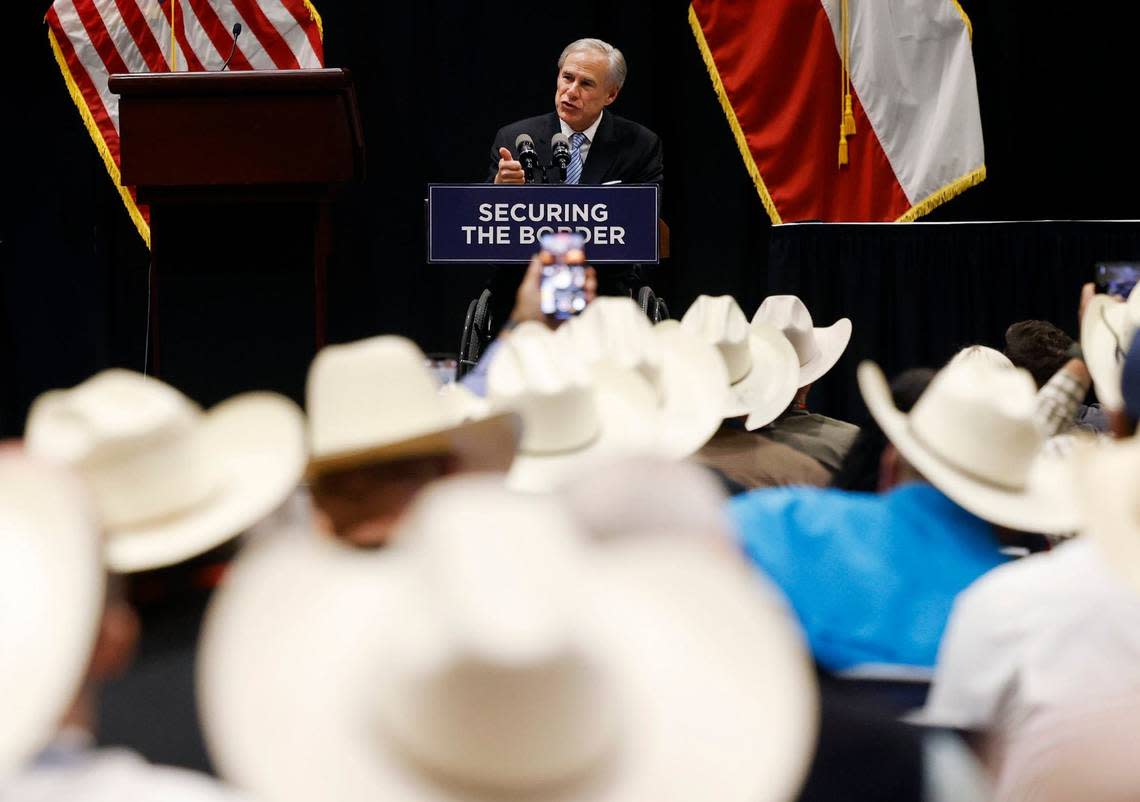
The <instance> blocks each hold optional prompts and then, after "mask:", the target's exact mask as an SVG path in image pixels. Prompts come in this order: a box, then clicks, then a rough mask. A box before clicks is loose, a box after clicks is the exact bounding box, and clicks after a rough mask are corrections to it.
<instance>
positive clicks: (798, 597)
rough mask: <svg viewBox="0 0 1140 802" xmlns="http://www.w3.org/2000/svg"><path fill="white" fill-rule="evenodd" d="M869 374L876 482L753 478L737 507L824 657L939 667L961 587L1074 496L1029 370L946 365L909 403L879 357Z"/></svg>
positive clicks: (1054, 520) (762, 559)
mask: <svg viewBox="0 0 1140 802" xmlns="http://www.w3.org/2000/svg"><path fill="white" fill-rule="evenodd" d="M859 386H860V390H861V391H862V394H863V398H864V400H865V401H866V402H867V406H868V408H869V410H870V411H871V414H872V416H873V417H874V418H875V421H876V422H877V423H878V424H879V426H880V427H881V428H882V430H883V432H884V434H886V436H887V439H888V441H889V445H888V446H887V448H886V449H885V450H884V452H883V455H882V458H881V460H880V470H879V490H880V492H879V493H878V494H873V493H851V492H847V491H842V490H833V489H816V488H782V489H776V490H757V491H753V492H752V493H748V494H746V495H743V496H739V497H737V498H735V499H733V500H732V501H731V502H730V506H729V511H730V514H731V516H732V518H733V519H734V521H735V523H736V527H737V530H738V532H739V536H740V539H741V545H742V548H743V549H744V551H745V552H746V554H747V555H748V557H749V558H750V559H751V560H752V561H753V563H755V564H756V565H757V566H758V567H759V568H761V569H763V570H764V571H765V572H766V573H767V574H769V575H770V576H771V577H772V579H774V580H775V581H776V583H777V584H778V585H780V587H781V588H782V589H783V591H784V593H785V594H786V595H787V597H788V599H789V601H790V602H791V604H792V606H793V608H794V609H795V611H796V614H797V616H798V617H799V619H800V622H801V624H802V625H803V627H804V630H805V632H806V635H807V637H808V640H809V642H810V644H811V647H812V651H813V653H814V655H815V657H816V659H817V660H818V661H819V663H820V664H821V665H823V666H824V667H825V668H827V669H830V670H835V671H839V670H844V669H850V668H854V667H856V666H866V665H868V664H887V665H892V666H908V667H920V668H930V667H932V666H933V665H934V662H935V658H936V656H937V651H938V643H939V640H940V639H941V637H942V632H943V630H944V628H945V626H946V620H947V618H948V616H949V613H950V608H951V606H952V604H953V602H954V598H955V596H957V594H958V593H959V592H960V591H962V590H963V589H965V588H966V586H967V585H969V584H970V583H971V582H973V581H974V580H975V579H977V578H978V577H979V576H981V575H982V574H984V573H985V572H987V571H989V570H990V569H991V568H994V567H995V566H997V565H999V564H1000V563H1002V562H1004V561H1005V559H1006V558H1005V557H1004V556H1003V555H1002V553H1001V551H1000V548H1001V542H1000V541H999V533H1000V534H1002V536H1003V537H1004V536H1005V535H1007V534H1009V533H1010V530H1014V531H1024V532H1054V531H1070V530H1071V528H1074V527H1075V524H1076V520H1075V515H1076V513H1075V510H1076V506H1075V505H1074V504H1073V503H1072V500H1071V494H1070V493H1069V492H1068V490H1067V488H1066V486H1065V482H1064V481H1063V473H1062V472H1061V471H1060V466H1059V465H1057V464H1053V463H1051V462H1047V461H1046V460H1045V458H1043V457H1042V456H1041V446H1042V442H1043V436H1042V435H1041V433H1040V432H1039V431H1038V429H1037V428H1036V426H1035V425H1034V423H1033V411H1034V404H1035V391H1036V387H1035V386H1034V384H1033V381H1032V379H1031V378H1030V376H1029V374H1028V373H1026V372H1025V371H1020V370H1013V369H1008V368H998V367H994V366H992V365H986V364H978V363H976V362H974V363H964V364H959V365H951V366H948V367H947V368H945V369H944V370H943V371H941V372H940V373H939V374H938V375H936V376H935V378H934V379H933V380H932V381H931V384H930V387H929V388H928V389H927V391H926V392H925V393H923V395H922V397H921V398H919V400H918V402H917V403H916V404H915V405H914V408H913V410H912V412H911V413H910V414H909V415H908V414H905V413H903V412H900V411H899V410H898V409H897V408H896V407H895V405H894V403H893V401H892V400H891V394H890V390H889V388H888V387H887V384H886V380H885V379H884V378H883V374H882V372H881V371H880V370H879V368H878V367H877V366H876V365H874V364H872V363H864V364H863V365H861V366H860V368H859Z"/></svg>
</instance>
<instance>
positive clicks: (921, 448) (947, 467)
mask: <svg viewBox="0 0 1140 802" xmlns="http://www.w3.org/2000/svg"><path fill="white" fill-rule="evenodd" d="M858 379H859V391H860V393H862V395H863V400H864V401H865V402H866V404H867V409H868V411H870V413H871V417H873V418H874V419H875V422H876V423H878V424H879V427H880V428H881V429H882V430H883V434H885V435H886V436H887V439H888V440H890V442H891V443H892V444H893V445H894V446H895V448H897V449H898V451H899V453H900V454H902V456H903V457H904V458H905V459H906V460H907V462H909V463H910V464H911V466H912V467H914V469H915V470H916V471H918V472H919V473H920V474H922V476H923V477H925V478H926V479H927V480H928V481H929V482H930V483H931V484H932V485H934V486H935V487H936V488H938V489H939V490H940V491H942V492H943V493H945V494H946V495H947V496H949V497H950V498H951V499H952V500H953V501H954V502H955V503H957V504H958V505H959V506H961V507H962V508H964V509H966V510H968V511H969V512H972V513H973V514H974V515H977V516H978V517H979V518H982V519H984V520H986V521H989V522H990V523H991V524H997V525H999V526H1004V527H1009V528H1011V529H1016V530H1019V531H1025V532H1044V533H1050V534H1062V533H1066V532H1072V531H1075V530H1076V529H1077V528H1078V525H1079V522H1080V514H1079V512H1078V509H1077V505H1076V503H1075V499H1074V497H1073V493H1072V485H1071V481H1070V480H1071V476H1070V472H1069V470H1068V466H1067V464H1066V463H1065V462H1064V461H1063V460H1061V459H1058V458H1050V457H1046V456H1041V455H1039V456H1038V458H1037V459H1036V460H1035V462H1034V464H1033V467H1032V468H1031V470H1030V471H1029V476H1028V478H1027V479H1026V485H1025V488H1024V489H1022V490H1014V489H1010V488H1005V487H1000V486H998V485H995V484H992V483H990V482H987V481H985V480H982V479H980V478H978V477H975V476H971V475H969V474H968V473H966V472H964V471H962V470H961V469H959V468H957V467H955V466H953V465H951V464H950V463H948V462H946V461H945V460H943V459H942V458H941V457H940V456H938V455H937V454H935V453H934V452H932V451H931V450H930V449H929V448H927V446H926V445H925V444H924V443H923V442H922V441H921V440H920V439H919V438H918V437H917V436H916V435H915V434H914V432H913V431H912V430H911V428H910V425H909V416H908V415H907V414H906V413H904V412H900V411H899V409H898V408H897V407H895V405H894V401H893V399H892V397H891V388H890V386H889V385H888V384H887V380H886V377H885V376H884V375H883V372H882V370H880V368H879V366H878V365H876V364H875V363H873V362H863V363H862V364H860V365H859V370H858Z"/></svg>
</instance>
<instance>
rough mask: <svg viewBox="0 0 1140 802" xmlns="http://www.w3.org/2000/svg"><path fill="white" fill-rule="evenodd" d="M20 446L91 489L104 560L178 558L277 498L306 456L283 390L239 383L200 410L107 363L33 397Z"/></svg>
mask: <svg viewBox="0 0 1140 802" xmlns="http://www.w3.org/2000/svg"><path fill="white" fill-rule="evenodd" d="M24 439H25V444H26V447H27V449H28V453H29V454H32V455H35V456H39V457H43V458H45V459H52V460H58V461H62V462H64V463H66V464H68V465H70V466H72V467H74V468H75V469H76V470H78V471H79V473H80V475H81V476H82V477H83V479H84V480H86V482H87V483H88V485H89V486H90V488H91V490H92V494H93V496H94V499H95V506H96V509H97V510H98V513H99V518H100V523H101V525H102V527H103V530H104V532H105V534H106V537H107V551H106V561H107V565H108V566H109V567H110V568H111V570H113V571H116V572H120V573H127V572H132V571H145V570H149V569H152V568H161V567H162V566H166V565H173V564H174V563H179V562H182V561H183V560H188V559H190V558H191V557H196V556H197V555H199V554H202V553H204V552H206V551H209V550H210V549H212V548H214V547H216V546H219V545H221V544H222V543H224V542H225V541H227V540H229V539H230V538H232V537H234V536H236V535H238V534H240V533H241V532H242V531H244V530H246V529H248V528H249V527H251V526H252V525H253V524H255V523H257V522H258V521H259V520H260V519H262V518H264V517H265V516H266V515H268V514H269V513H270V512H272V511H273V510H274V508H276V507H277V506H278V505H279V504H281V503H282V502H283V501H284V500H285V499H286V497H287V496H288V495H289V493H290V492H291V491H292V490H293V489H294V487H296V485H297V482H298V481H299V480H300V478H301V473H302V471H303V469H304V465H305V444H304V418H303V416H302V414H301V410H300V409H298V408H297V405H296V404H294V403H293V402H292V401H290V400H289V399H287V398H285V397H284V396H280V395H276V394H274V393H260V392H259V393H243V394H241V395H237V396H234V397H233V398H231V399H229V400H227V401H224V402H222V403H221V404H218V405H217V406H215V407H213V408H212V409H210V410H209V411H208V412H205V413H203V412H202V411H201V409H199V407H198V406H197V405H196V404H195V403H194V402H193V401H191V400H190V399H189V398H187V397H186V396H184V395H183V394H182V393H180V392H178V390H176V389H174V388H173V387H171V386H170V385H168V384H165V383H164V382H161V381H158V380H157V379H153V378H149V377H146V376H143V375H142V374H140V373H134V372H132V371H127V370H107V371H103V372H102V373H99V374H97V375H95V376H93V377H92V378H90V379H88V380H87V381H85V382H83V383H82V384H80V385H78V386H76V387H73V388H72V389H70V390H55V391H52V392H48V393H44V394H43V395H41V396H40V397H39V398H37V399H36V401H35V403H34V404H33V405H32V408H31V410H30V412H29V413H28V425H27V430H26V432H25V436H24Z"/></svg>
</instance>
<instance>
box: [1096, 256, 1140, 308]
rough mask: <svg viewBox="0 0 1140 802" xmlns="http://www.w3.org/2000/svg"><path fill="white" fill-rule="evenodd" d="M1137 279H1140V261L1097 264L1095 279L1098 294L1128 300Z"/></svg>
mask: <svg viewBox="0 0 1140 802" xmlns="http://www.w3.org/2000/svg"><path fill="white" fill-rule="evenodd" d="M1137 279H1140V261H1136V262H1097V265H1096V276H1095V279H1094V282H1095V283H1096V291H1097V292H1103V293H1107V294H1108V295H1119V296H1120V297H1121V298H1124V299H1127V298H1128V295H1129V294H1130V293H1131V292H1132V288H1133V287H1135V286H1136V280H1137Z"/></svg>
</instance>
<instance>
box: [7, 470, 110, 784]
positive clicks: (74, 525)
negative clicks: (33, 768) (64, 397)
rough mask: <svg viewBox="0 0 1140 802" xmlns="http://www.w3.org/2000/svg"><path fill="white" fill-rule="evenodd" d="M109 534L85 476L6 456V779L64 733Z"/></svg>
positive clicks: (95, 610)
mask: <svg viewBox="0 0 1140 802" xmlns="http://www.w3.org/2000/svg"><path fill="white" fill-rule="evenodd" d="M102 549H103V541H102V538H101V536H100V531H99V524H98V519H97V517H96V513H95V509H94V505H93V503H92V500H91V498H90V496H89V495H88V493H87V491H86V489H85V488H84V487H83V486H82V483H81V482H80V481H79V480H78V479H77V478H76V477H75V476H73V475H72V474H70V473H69V472H66V471H65V470H64V469H62V468H61V467H59V466H53V465H50V464H46V463H43V462H37V461H35V460H33V459H30V458H28V457H25V456H23V455H21V454H19V453H18V452H17V451H16V450H14V449H5V450H4V453H2V454H0V655H3V659H0V694H2V695H3V698H4V726H3V728H0V777H2V776H4V775H6V774H7V773H8V772H9V771H13V770H16V769H18V768H19V767H20V766H21V765H22V764H23V763H24V762H25V761H26V760H27V759H28V758H30V757H31V756H32V755H34V754H35V753H36V752H37V751H38V750H39V749H40V748H42V747H43V746H45V745H46V744H47V743H48V741H49V740H50V739H51V737H52V736H53V735H54V734H55V732H56V729H57V727H58V726H59V724H60V721H61V720H62V719H63V717H64V716H65V714H66V713H67V709H68V705H69V704H70V703H71V701H72V699H73V698H74V697H75V694H76V693H77V692H78V691H79V689H80V686H81V684H82V682H83V678H84V672H85V669H86V668H87V665H88V660H89V658H90V655H91V646H92V643H93V642H94V640H95V634H96V631H97V629H98V625H99V609H100V605H101V603H102V599H103V588H104V573H103V564H102V559H101V558H102Z"/></svg>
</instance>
